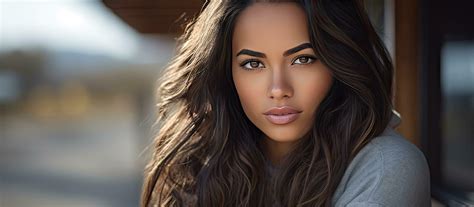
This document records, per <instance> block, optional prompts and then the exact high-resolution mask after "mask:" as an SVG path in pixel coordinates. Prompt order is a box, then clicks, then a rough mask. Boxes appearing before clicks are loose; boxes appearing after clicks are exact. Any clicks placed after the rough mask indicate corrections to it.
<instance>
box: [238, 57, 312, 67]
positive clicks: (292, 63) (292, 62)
mask: <svg viewBox="0 0 474 207" xmlns="http://www.w3.org/2000/svg"><path fill="white" fill-rule="evenodd" d="M302 57H306V58H308V62H307V63H298V65H308V64H312V63H314V61H316V59H317V58H316V57H314V56H311V55H300V56H298V57H296V58H294V59H293V61H291V65H294V64H295V61H296V60H299V59H300V58H302ZM251 62H257V63H258V64H259V65H260V64H262V65H263V63H262V62H261V61H260V60H258V59H248V60H245V61H244V62H242V63H241V64H240V67H241V68H243V69H244V70H256V69H259V68H261V67H256V68H247V67H245V65H247V64H249V63H251Z"/></svg>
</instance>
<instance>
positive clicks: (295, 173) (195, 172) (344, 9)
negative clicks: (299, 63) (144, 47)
mask: <svg viewBox="0 0 474 207" xmlns="http://www.w3.org/2000/svg"><path fill="white" fill-rule="evenodd" d="M253 2H254V1H251V0H211V1H206V3H205V5H204V7H203V11H202V12H201V14H200V15H199V16H198V17H197V19H196V20H195V21H193V22H192V23H190V24H189V25H188V27H187V29H186V32H185V33H184V35H183V36H182V37H181V38H180V46H179V47H178V50H177V55H176V56H175V57H174V59H173V60H172V61H171V63H170V64H169V65H168V66H167V68H166V69H165V70H164V74H163V76H162V78H161V85H160V86H159V102H158V111H159V122H160V123H161V124H162V126H161V129H160V131H159V134H158V136H157V137H156V138H155V140H154V153H153V155H152V158H151V161H150V163H149V165H148V166H147V168H146V172H145V181H144V186H143V192H142V203H141V206H143V207H146V206H149V205H150V204H155V205H159V206H184V205H186V206H188V205H193V206H271V205H272V204H273V203H274V202H275V203H279V204H280V205H282V206H330V204H331V199H332V194H333V193H334V191H335V190H336V188H337V186H338V184H339V182H340V179H341V178H342V176H343V174H344V171H345V169H346V168H347V166H348V164H349V163H350V161H351V160H352V159H353V158H354V156H355V155H356V154H357V153H358V152H359V150H360V149H361V148H362V147H364V146H365V145H366V144H367V143H368V142H369V141H370V140H371V139H372V138H374V137H375V136H377V135H379V134H380V133H381V132H382V131H383V130H384V129H385V127H386V126H387V124H388V122H389V120H390V115H391V109H392V102H391V100H392V88H391V87H392V76H393V68H392V63H391V60H390V57H389V56H388V54H387V51H386V49H385V47H384V45H383V43H382V41H381V40H380V38H379V37H378V36H377V34H376V32H375V31H374V28H373V26H372V25H371V23H370V20H369V19H368V17H367V14H366V13H365V11H364V8H363V4H362V3H361V2H360V1H357V0H299V1H296V2H297V3H299V4H300V5H301V7H302V8H303V9H304V10H305V12H306V14H307V18H308V27H309V33H310V34H309V36H310V41H311V44H312V46H313V49H314V50H315V52H316V54H318V58H319V59H320V60H321V62H322V63H323V64H325V65H326V66H327V67H328V68H329V69H330V70H331V71H332V73H333V75H334V78H335V81H334V84H333V86H332V88H331V89H330V92H329V93H328V95H327V96H326V97H325V99H324V100H323V101H322V103H321V104H320V105H319V107H318V109H317V112H316V119H315V123H314V126H313V128H312V129H311V130H310V131H309V132H308V133H307V134H306V135H305V136H304V137H303V138H302V139H301V141H300V143H299V145H298V146H297V147H296V149H295V150H294V151H292V152H290V153H289V154H288V155H287V157H286V159H285V161H284V163H283V167H282V170H281V171H280V172H278V173H277V174H276V176H274V177H271V178H269V177H268V174H267V173H268V172H266V170H265V168H263V167H262V166H265V162H266V161H265V160H266V159H265V157H264V154H263V152H262V150H261V147H260V146H259V145H258V143H259V142H258V139H260V138H261V137H262V136H261V135H262V132H261V131H260V130H259V129H258V128H257V127H256V126H255V125H253V124H252V122H250V120H249V119H248V118H247V117H246V116H245V113H244V112H243V109H242V106H241V105H240V102H239V98H238V95H237V92H236V89H235V86H234V83H233V80H232V74H231V71H230V69H231V60H232V56H231V42H232V33H233V28H234V24H235V20H236V17H237V16H238V15H239V13H240V12H241V11H242V10H243V9H245V8H246V7H247V6H248V5H250V4H252V3H253ZM267 2H275V1H271V0H267ZM282 189H287V190H285V191H282Z"/></svg>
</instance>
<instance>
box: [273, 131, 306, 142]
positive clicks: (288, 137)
mask: <svg viewBox="0 0 474 207" xmlns="http://www.w3.org/2000/svg"><path fill="white" fill-rule="evenodd" d="M265 135H266V136H267V137H268V138H269V139H270V140H272V141H275V142H295V141H298V140H299V139H301V137H302V135H301V134H299V133H296V132H293V131H288V130H272V131H270V132H265Z"/></svg>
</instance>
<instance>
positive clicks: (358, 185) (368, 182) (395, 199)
mask: <svg viewBox="0 0 474 207" xmlns="http://www.w3.org/2000/svg"><path fill="white" fill-rule="evenodd" d="M400 120H401V119H400V115H399V114H398V113H397V112H396V111H393V113H392V119H391V121H390V123H389V125H388V126H387V128H386V129H385V131H384V132H383V133H382V134H381V135H380V136H377V137H376V138H374V139H373V140H372V141H371V142H369V143H368V144H367V145H366V146H365V147H364V148H363V149H362V150H361V151H360V152H359V153H358V154H357V155H356V157H355V158H354V159H353V160H352V161H351V163H350V164H349V166H348V168H347V169H346V171H345V172H344V176H343V177H342V179H341V181H340V183H339V185H338V187H337V189H336V191H335V193H334V196H333V200H332V203H333V206H336V207H340V206H347V207H379V206H380V207H381V206H407V207H408V206H422V207H424V206H431V195H430V173H429V168H428V164H427V162H426V159H425V156H424V155H423V153H422V152H421V151H420V150H419V149H418V148H417V147H416V146H415V145H413V144H412V143H411V142H409V141H407V140H406V139H405V138H404V137H402V136H401V135H400V134H398V133H397V132H396V131H395V130H394V128H395V127H396V126H398V125H399V123H400Z"/></svg>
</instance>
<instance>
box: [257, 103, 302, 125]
mask: <svg viewBox="0 0 474 207" xmlns="http://www.w3.org/2000/svg"><path fill="white" fill-rule="evenodd" d="M301 112H302V111H301V110H298V109H295V108H293V107H291V106H281V107H272V108H270V109H269V110H268V111H266V112H265V113H263V114H264V115H265V118H266V119H267V120H268V121H270V122H271V123H273V124H278V125H282V124H289V123H291V122H293V121H295V120H296V119H297V118H298V116H299V114H300V113H301Z"/></svg>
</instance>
